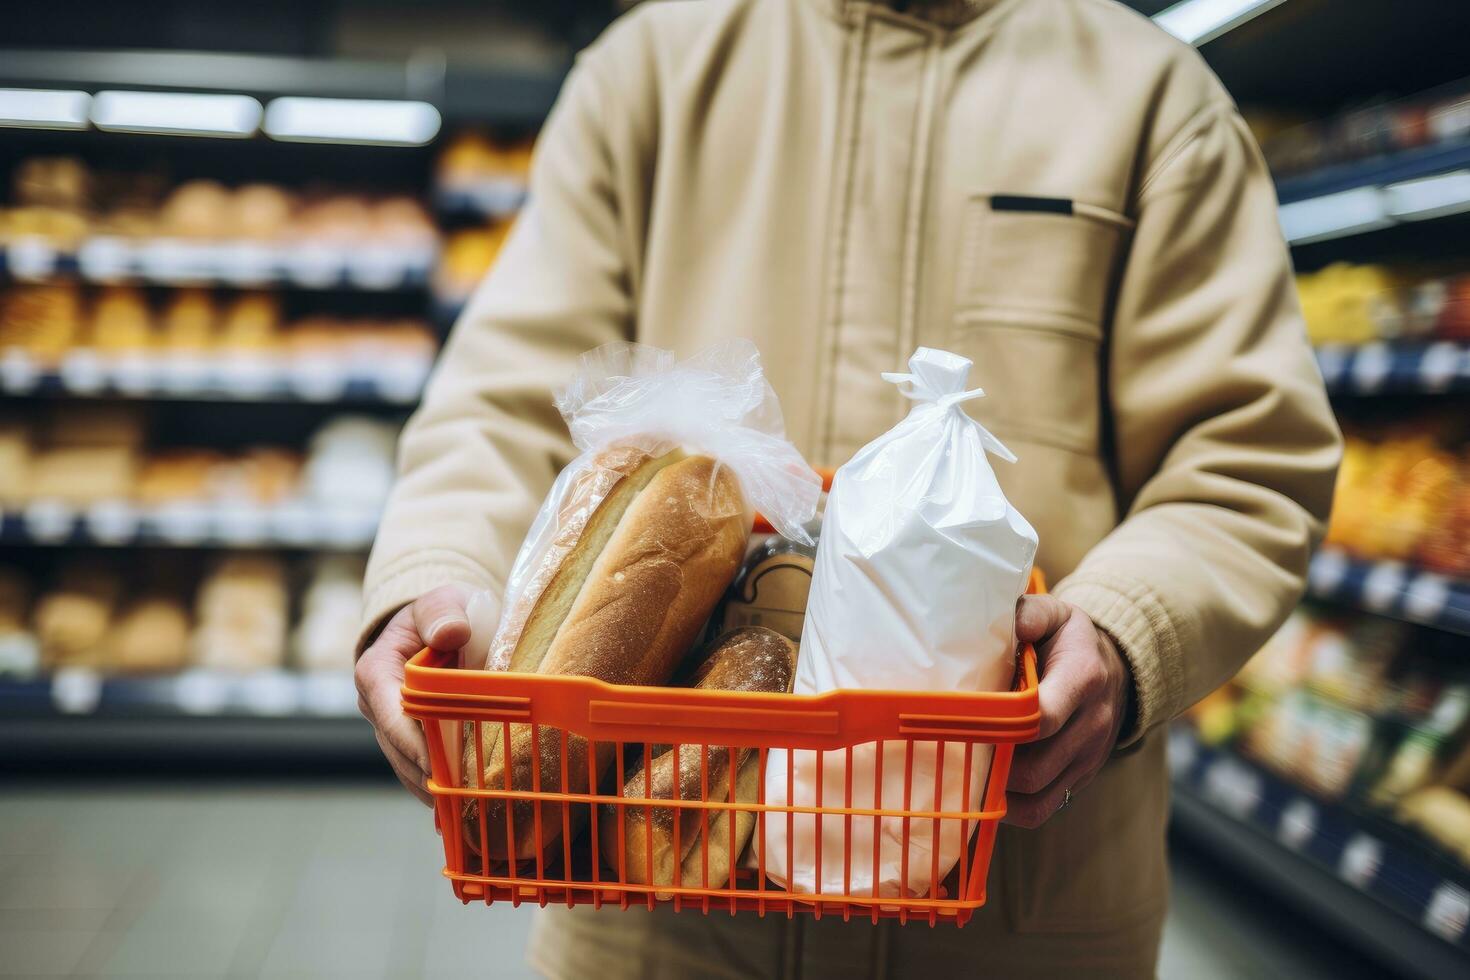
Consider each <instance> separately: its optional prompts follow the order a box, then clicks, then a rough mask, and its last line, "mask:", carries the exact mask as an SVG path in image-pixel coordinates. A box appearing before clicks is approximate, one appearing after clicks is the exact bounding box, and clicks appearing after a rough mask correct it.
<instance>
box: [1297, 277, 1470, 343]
mask: <svg viewBox="0 0 1470 980" xmlns="http://www.w3.org/2000/svg"><path fill="white" fill-rule="evenodd" d="M1297 293H1298V295H1299V296H1300V298H1301V303H1302V315H1303V316H1304V317H1305V319H1306V321H1307V335H1308V337H1310V338H1311V340H1312V342H1313V343H1314V344H1366V343H1369V342H1371V341H1375V340H1387V341H1427V340H1435V339H1441V340H1463V339H1470V272H1467V271H1464V270H1463V268H1458V269H1457V268H1428V267H1415V266H1407V265H1394V266H1387V265H1373V264H1369V265H1354V264H1350V263H1346V262H1338V263H1334V264H1332V265H1329V266H1327V267H1325V268H1323V269H1320V270H1318V271H1316V272H1311V273H1303V274H1301V275H1299V276H1297Z"/></svg>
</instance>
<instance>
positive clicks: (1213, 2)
mask: <svg viewBox="0 0 1470 980" xmlns="http://www.w3.org/2000/svg"><path fill="white" fill-rule="evenodd" d="M1284 2H1285V0H1182V2H1181V3H1176V4H1174V6H1172V7H1170V8H1169V9H1168V10H1164V11H1161V12H1159V13H1157V14H1154V23H1155V24H1158V25H1159V26H1160V27H1162V28H1163V29H1164V30H1166V31H1168V32H1169V33H1170V34H1173V35H1174V36H1175V37H1177V38H1178V39H1179V40H1181V41H1183V42H1184V43H1185V44H1193V45H1194V46H1195V47H1199V46H1200V45H1201V44H1204V43H1206V42H1207V41H1213V40H1214V39H1215V38H1217V37H1219V36H1220V35H1221V34H1224V33H1226V32H1227V31H1232V30H1234V29H1235V28H1237V27H1239V26H1240V25H1241V24H1244V23H1245V22H1246V21H1248V20H1251V19H1253V18H1255V17H1259V16H1260V15H1261V14H1264V13H1265V12H1266V11H1268V10H1270V9H1271V8H1272V7H1275V6H1277V5H1278V4H1281V3H1284Z"/></svg>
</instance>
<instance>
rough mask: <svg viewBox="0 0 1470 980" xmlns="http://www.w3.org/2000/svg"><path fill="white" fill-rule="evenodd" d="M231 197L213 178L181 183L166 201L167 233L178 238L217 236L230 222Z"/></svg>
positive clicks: (164, 224) (164, 205)
mask: <svg viewBox="0 0 1470 980" xmlns="http://www.w3.org/2000/svg"><path fill="white" fill-rule="evenodd" d="M231 202H232V198H231V196H230V192H229V191H228V190H226V189H225V187H224V185H222V184H219V183H217V182H216V181H213V180H191V181H189V182H187V183H184V184H180V185H179V186H178V187H177V188H175V189H174V192H173V193H172V194H170V195H169V196H168V200H166V201H165V202H164V203H163V209H162V215H161V217H162V225H163V231H164V234H167V235H176V236H178V237H179V238H215V237H218V236H219V235H220V234H222V233H223V232H224V231H225V230H226V229H227V228H228V226H229V220H230V204H231Z"/></svg>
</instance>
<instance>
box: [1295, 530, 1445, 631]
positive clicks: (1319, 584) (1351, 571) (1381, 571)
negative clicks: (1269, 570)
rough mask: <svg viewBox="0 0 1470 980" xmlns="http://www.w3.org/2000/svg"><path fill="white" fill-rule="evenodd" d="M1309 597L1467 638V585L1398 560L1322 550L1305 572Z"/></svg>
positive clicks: (1334, 550) (1328, 549)
mask: <svg viewBox="0 0 1470 980" xmlns="http://www.w3.org/2000/svg"><path fill="white" fill-rule="evenodd" d="M1307 594H1308V595H1309V596H1311V597H1312V598H1314V599H1321V600H1324V601H1327V602H1335V603H1339V604H1342V605H1347V606H1352V607H1353V608H1356V609H1361V610H1363V611H1364V612H1370V613H1374V614H1377V615H1380V616H1388V617H1390V618H1392V619H1401V620H1403V621H1405V622H1409V623H1417V624H1419V625H1421V626H1429V627H1431V628H1433V629H1439V630H1445V631H1447V632H1450V633H1459V634H1462V635H1465V636H1470V581H1463V580H1460V579H1454V578H1450V577H1449V576H1445V575H1439V574H1436V573H1434V572H1428V571H1424V570H1423V569H1419V568H1415V567H1414V566H1412V565H1409V564H1406V563H1404V562H1397V561H1370V560H1365V559H1361V558H1354V557H1352V556H1351V555H1349V554H1347V553H1346V552H1344V551H1341V550H1339V549H1337V548H1323V549H1321V550H1320V551H1318V552H1317V554H1315V555H1313V556H1312V562H1311V565H1310V566H1309V567H1308V569H1307Z"/></svg>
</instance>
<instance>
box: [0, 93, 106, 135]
mask: <svg viewBox="0 0 1470 980" xmlns="http://www.w3.org/2000/svg"><path fill="white" fill-rule="evenodd" d="M91 103H92V97H91V96H90V95H88V94H87V93H86V92H73V91H69V90H62V89H41V88H0V126H13V127H15V128H18V129H86V128H87V107H88V106H90V105H91Z"/></svg>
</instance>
